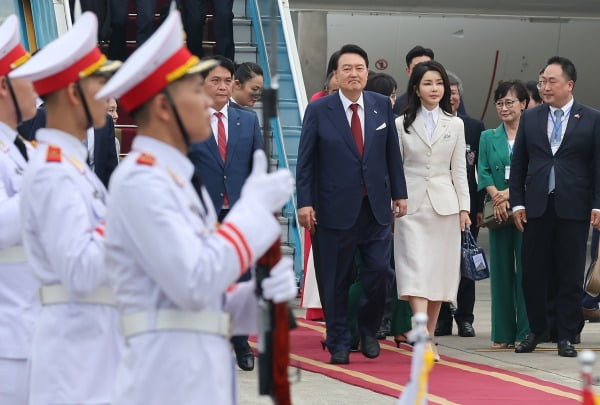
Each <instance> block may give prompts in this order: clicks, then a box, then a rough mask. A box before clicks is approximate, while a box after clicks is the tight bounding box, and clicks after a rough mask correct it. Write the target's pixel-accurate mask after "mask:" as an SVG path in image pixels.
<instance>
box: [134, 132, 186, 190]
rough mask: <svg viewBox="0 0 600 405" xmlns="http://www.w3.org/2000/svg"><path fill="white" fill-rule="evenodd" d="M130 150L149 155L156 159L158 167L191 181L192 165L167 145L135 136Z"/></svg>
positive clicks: (146, 137) (145, 137)
mask: <svg viewBox="0 0 600 405" xmlns="http://www.w3.org/2000/svg"><path fill="white" fill-rule="evenodd" d="M131 149H132V150H134V151H139V152H145V153H149V154H150V155H152V156H154V157H155V158H156V160H157V163H158V164H159V165H161V166H166V167H168V168H169V169H171V170H173V171H174V172H175V174H177V175H178V176H180V177H181V178H183V179H187V180H191V179H192V175H193V174H194V165H193V164H192V162H190V160H189V159H188V157H187V156H185V155H184V154H183V153H181V152H180V151H179V150H178V149H176V148H174V147H173V146H171V145H169V144H167V143H164V142H162V141H159V140H157V139H154V138H151V137H149V136H146V135H137V136H136V137H135V138H134V139H133V143H132V144H131Z"/></svg>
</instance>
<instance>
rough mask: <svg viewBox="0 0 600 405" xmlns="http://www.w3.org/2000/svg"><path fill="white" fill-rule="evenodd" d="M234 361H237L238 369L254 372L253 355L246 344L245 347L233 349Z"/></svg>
mask: <svg viewBox="0 0 600 405" xmlns="http://www.w3.org/2000/svg"><path fill="white" fill-rule="evenodd" d="M235 359H236V360H237V364H238V367H239V368H241V369H242V370H244V371H252V370H254V353H253V352H252V349H251V348H250V346H249V345H248V344H247V343H246V346H245V347H236V348H235Z"/></svg>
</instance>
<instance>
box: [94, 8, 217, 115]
mask: <svg viewBox="0 0 600 405" xmlns="http://www.w3.org/2000/svg"><path fill="white" fill-rule="evenodd" d="M183 41H184V37H183V26H182V24H181V15H180V13H179V11H178V10H172V11H171V12H170V13H169V16H168V17H167V19H166V20H165V21H164V22H163V23H162V25H161V26H160V27H159V28H158V29H157V30H156V32H155V33H154V35H152V36H151V37H150V38H149V39H148V40H147V41H146V42H144V43H143V44H142V46H140V48H139V49H138V50H136V51H135V52H134V53H133V54H132V55H131V56H130V57H129V58H128V59H127V61H126V62H125V63H123V65H122V66H121V68H120V69H119V71H118V72H117V73H116V74H115V75H114V76H113V77H112V78H111V79H110V80H109V81H108V83H106V85H104V86H103V87H102V89H101V90H100V91H99V92H98V94H97V95H96V99H98V100H100V99H104V98H108V97H115V98H118V99H119V102H120V104H121V105H123V107H124V108H125V109H126V110H128V111H132V110H134V109H136V108H137V107H139V106H140V105H142V104H144V103H145V102H146V101H148V100H149V99H150V98H152V97H153V96H154V95H155V94H157V93H158V92H160V91H161V90H162V89H164V88H165V87H167V86H168V85H169V84H170V83H172V82H173V81H175V80H177V79H179V78H181V77H183V76H184V75H186V74H191V73H198V72H201V71H203V70H206V69H210V68H212V67H214V66H216V65H217V64H218V62H216V61H214V60H206V61H202V62H200V61H199V59H198V58H197V57H195V56H193V55H192V54H191V52H190V51H189V50H188V49H187V48H186V47H185V45H184V43H183Z"/></svg>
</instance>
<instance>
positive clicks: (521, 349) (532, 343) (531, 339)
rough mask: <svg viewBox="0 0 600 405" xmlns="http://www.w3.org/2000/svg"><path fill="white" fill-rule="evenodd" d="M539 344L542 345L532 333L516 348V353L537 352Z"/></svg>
mask: <svg viewBox="0 0 600 405" xmlns="http://www.w3.org/2000/svg"><path fill="white" fill-rule="evenodd" d="M538 343H540V340H539V338H538V337H537V336H536V335H534V334H533V333H530V334H529V335H527V336H526V337H525V339H523V341H522V342H521V343H519V345H518V346H517V347H515V353H531V352H532V351H534V350H535V347H536V346H537V345H538Z"/></svg>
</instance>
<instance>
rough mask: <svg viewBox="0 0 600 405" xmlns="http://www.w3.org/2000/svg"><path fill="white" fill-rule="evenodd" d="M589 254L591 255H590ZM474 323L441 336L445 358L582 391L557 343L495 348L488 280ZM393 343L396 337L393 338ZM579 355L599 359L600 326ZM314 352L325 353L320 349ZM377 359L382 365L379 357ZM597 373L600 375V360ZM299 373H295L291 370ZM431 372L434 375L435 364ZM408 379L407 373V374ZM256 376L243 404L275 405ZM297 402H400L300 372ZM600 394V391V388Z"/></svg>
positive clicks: (575, 367)
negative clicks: (468, 329) (470, 330)
mask: <svg viewBox="0 0 600 405" xmlns="http://www.w3.org/2000/svg"><path fill="white" fill-rule="evenodd" d="M479 241H480V244H481V245H482V246H483V247H484V249H485V250H486V252H488V251H489V249H487V241H488V238H487V231H486V230H482V232H481V234H480V237H479ZM588 256H589V255H588ZM297 304H298V302H295V303H294V305H296V308H294V312H295V313H296V316H303V312H304V311H303V310H302V309H300V308H297ZM474 313H475V322H474V324H473V326H474V328H475V331H476V333H477V336H476V337H472V338H462V337H459V336H458V335H457V330H456V325H454V330H453V332H454V334H453V335H452V336H442V337H437V338H436V341H437V342H438V350H439V352H440V354H441V355H442V356H444V355H447V356H451V357H454V358H457V359H461V360H466V361H471V362H474V363H480V364H485V365H489V366H493V367H498V368H501V369H503V370H506V371H514V372H518V373H523V374H526V375H529V376H532V377H536V378H539V379H542V380H545V381H550V382H553V383H557V384H561V385H564V386H566V387H570V388H574V389H579V388H581V385H582V382H581V377H580V366H579V362H578V361H577V359H576V358H564V357H559V356H558V354H557V351H556V350H555V349H556V345H555V344H551V343H545V344H541V345H539V346H538V347H539V348H548V349H553V350H548V351H546V350H537V351H535V352H533V353H524V354H517V353H515V352H514V350H502V351H500V350H496V351H494V350H491V343H492V342H491V341H490V331H491V314H490V283H489V280H483V281H478V282H477V285H476V300H475V310H474ZM389 339H391V337H390V338H389ZM576 347H577V349H578V350H579V351H580V350H582V349H585V348H595V349H597V350H598V351H596V354H597V355H598V356H600V323H592V324H590V323H586V325H585V327H584V329H583V332H582V334H581V344H579V345H577V346H576ZM315 350H321V347H320V345H318V344H316V345H315ZM373 361H377V360H376V359H375V360H373ZM594 369H595V373H596V374H600V359H599V361H598V363H597V365H596V367H595V368H594ZM292 370H293V371H295V370H296V369H292ZM432 373H435V366H434V368H433V371H432ZM406 377H407V380H408V375H407V376H406ZM257 378H258V377H257V372H256V369H255V370H254V371H252V372H245V371H241V370H240V371H239V372H238V386H239V391H238V398H239V403H240V404H243V405H246V404H248V405H255V404H256V405H259V404H260V405H262V404H264V405H269V404H272V401H271V400H270V399H269V398H267V397H260V396H258V394H257V391H258V389H257V387H258V381H257ZM291 387H292V388H291V389H292V403H293V404H298V405H321V404H323V405H338V404H340V405H354V404H356V405H358V404H384V405H385V404H390V405H391V404H395V403H396V401H397V399H394V398H391V397H389V396H385V395H381V394H377V393H375V392H372V391H369V390H366V389H362V388H358V387H355V386H352V385H349V384H346V383H342V382H340V381H337V380H335V379H332V378H329V377H325V376H323V375H321V374H317V373H310V372H307V371H304V370H301V371H300V380H299V381H297V382H293V383H292V386H291ZM596 392H598V393H600V387H599V388H597V389H596Z"/></svg>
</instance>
